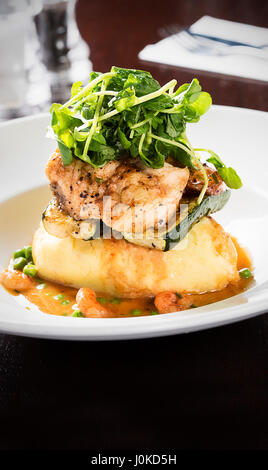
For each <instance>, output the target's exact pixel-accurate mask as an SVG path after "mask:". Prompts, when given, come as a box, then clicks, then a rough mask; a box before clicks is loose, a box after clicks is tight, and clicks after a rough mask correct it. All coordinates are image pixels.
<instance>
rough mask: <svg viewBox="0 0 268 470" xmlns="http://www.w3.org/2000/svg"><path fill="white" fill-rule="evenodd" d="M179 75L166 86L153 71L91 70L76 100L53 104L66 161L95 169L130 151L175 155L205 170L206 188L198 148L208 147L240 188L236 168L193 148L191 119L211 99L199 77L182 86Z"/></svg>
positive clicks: (159, 160) (155, 164)
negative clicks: (188, 133)
mask: <svg viewBox="0 0 268 470" xmlns="http://www.w3.org/2000/svg"><path fill="white" fill-rule="evenodd" d="M176 85H177V81H176V80H171V81H170V82H168V83H166V85H164V86H162V87H161V86H160V84H159V83H158V82H157V81H156V80H155V79H154V78H153V77H152V75H151V74H150V73H149V72H145V71H142V70H134V69H123V68H120V67H115V66H114V67H112V68H111V71H110V72H108V73H98V72H92V73H91V74H90V79H89V83H88V84H87V85H86V86H85V87H82V82H76V83H74V84H73V87H72V92H71V95H72V96H71V99H70V100H69V101H67V103H65V104H63V105H61V104H58V103H54V104H53V105H52V107H51V113H52V119H51V128H52V130H53V134H54V137H55V138H56V140H57V141H58V145H59V149H60V153H61V157H62V161H63V164H64V165H70V164H71V163H72V161H73V157H74V156H75V157H77V158H80V159H81V160H83V161H84V162H87V163H89V164H91V165H92V166H93V167H95V168H99V167H102V166H103V165H105V164H106V163H107V162H109V161H111V160H114V159H117V158H119V157H120V156H121V155H125V156H126V155H129V156H131V157H134V158H138V157H139V158H140V159H141V160H142V161H143V162H144V163H145V164H146V165H147V166H150V167H152V168H161V167H162V166H163V165H164V162H165V159H166V158H167V157H168V156H171V157H173V158H175V159H176V160H178V161H179V162H180V163H181V164H182V165H184V166H188V167H189V168H196V169H200V171H201V172H202V174H203V178H204V187H203V190H202V192H201V193H200V200H201V199H202V197H203V195H204V194H205V191H206V188H207V184H208V182H207V174H206V172H205V170H204V168H203V165H202V164H201V162H200V156H199V154H198V153H197V152H198V151H206V152H209V154H210V157H209V158H208V160H207V161H209V162H210V163H212V164H213V165H214V166H215V168H216V169H217V171H218V172H219V174H220V176H221V177H222V179H223V180H224V181H225V183H226V184H227V186H229V187H231V188H236V189H237V188H240V187H241V186H242V183H241V180H240V178H239V176H238V175H237V173H236V172H235V170H233V169H232V168H228V167H226V166H225V165H224V163H223V162H222V161H221V159H220V158H219V157H218V156H217V155H216V154H215V153H214V152H212V151H211V150H207V149H193V148H192V146H191V144H190V142H189V140H188V139H187V137H186V132H185V129H186V124H187V123H194V122H198V121H199V119H200V117H201V116H202V115H203V114H204V113H206V112H207V111H208V109H209V108H210V106H211V103H212V99H211V96H210V94H209V93H207V92H204V91H202V88H201V86H200V84H199V81H198V80H197V79H196V78H194V79H193V80H192V82H191V83H185V84H184V85H181V86H180V87H179V88H177V90H175V87H176Z"/></svg>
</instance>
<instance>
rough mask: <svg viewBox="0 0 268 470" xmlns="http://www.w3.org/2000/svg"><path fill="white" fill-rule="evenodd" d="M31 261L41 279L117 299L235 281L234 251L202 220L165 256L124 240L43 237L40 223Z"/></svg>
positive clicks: (202, 289) (205, 288)
mask: <svg viewBox="0 0 268 470" xmlns="http://www.w3.org/2000/svg"><path fill="white" fill-rule="evenodd" d="M33 258H34V262H35V264H36V266H37V269H38V273H39V275H40V277H42V278H44V279H49V280H52V281H55V282H58V283H61V284H66V285H68V286H73V287H77V288H79V287H83V286H87V287H90V288H92V289H94V290H95V291H96V292H102V293H107V294H111V295H114V296H117V297H129V298H131V297H142V296H152V295H156V294H157V293H159V292H163V291H166V290H171V291H177V292H191V293H201V292H205V291H212V290H218V289H222V288H224V287H225V286H226V285H227V284H228V283H229V282H231V281H236V280H238V278H239V276H238V271H237V252H236V249H235V246H234V244H233V242H232V240H231V238H230V236H229V235H228V234H227V233H226V232H224V230H223V228H222V227H221V226H220V225H219V224H218V223H217V222H215V220H213V219H212V218H211V217H204V218H203V219H202V220H201V221H200V222H199V223H198V224H196V225H195V226H194V227H193V228H192V230H191V231H190V232H189V234H188V235H187V237H186V238H185V239H184V240H183V241H182V242H180V243H179V244H178V245H176V248H175V249H173V250H171V251H168V252H165V253H163V252H161V251H157V250H155V249H148V248H143V247H140V246H136V245H133V244H131V243H128V242H126V241H125V240H114V239H111V240H103V239H100V240H92V241H83V240H78V239H74V238H72V237H68V238H63V239H60V238H56V237H54V236H52V235H49V234H48V233H47V232H46V230H45V229H44V227H43V225H42V223H41V225H40V227H39V229H38V230H37V231H36V233H35V235H34V240H33Z"/></svg>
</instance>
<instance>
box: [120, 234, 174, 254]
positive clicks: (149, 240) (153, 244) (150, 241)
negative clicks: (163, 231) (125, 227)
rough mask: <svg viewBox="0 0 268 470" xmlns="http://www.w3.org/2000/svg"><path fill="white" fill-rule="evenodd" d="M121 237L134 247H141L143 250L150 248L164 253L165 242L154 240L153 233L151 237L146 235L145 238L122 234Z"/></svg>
mask: <svg viewBox="0 0 268 470" xmlns="http://www.w3.org/2000/svg"><path fill="white" fill-rule="evenodd" d="M123 237H124V239H125V240H127V241H128V242H129V243H133V244H134V245H139V246H143V247H144V248H151V249H156V250H160V251H164V250H165V247H166V241H165V240H164V239H163V238H156V237H154V233H153V232H152V235H150V234H149V235H148V233H147V237H145V236H144V237H142V236H141V234H137V235H135V234H134V235H133V234H132V233H126V232H125V233H123Z"/></svg>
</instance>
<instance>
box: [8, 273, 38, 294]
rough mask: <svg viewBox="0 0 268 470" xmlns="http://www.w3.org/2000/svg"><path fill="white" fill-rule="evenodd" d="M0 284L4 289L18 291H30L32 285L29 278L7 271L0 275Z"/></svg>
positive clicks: (22, 274)
mask: <svg viewBox="0 0 268 470" xmlns="http://www.w3.org/2000/svg"><path fill="white" fill-rule="evenodd" d="M0 282H1V283H2V284H3V286H4V287H5V288H6V289H11V290H18V291H21V290H27V289H30V288H31V287H32V286H33V284H34V283H33V280H32V279H31V278H30V276H27V275H26V274H24V273H22V272H21V271H13V270H9V269H6V270H5V271H2V272H1V273H0Z"/></svg>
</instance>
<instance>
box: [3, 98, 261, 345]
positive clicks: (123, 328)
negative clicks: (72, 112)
mask: <svg viewBox="0 0 268 470" xmlns="http://www.w3.org/2000/svg"><path fill="white" fill-rule="evenodd" d="M48 122H49V117H48V116H47V115H39V116H34V117H30V118H24V119H17V120H15V121H11V122H7V123H4V124H1V125H0V144H1V166H0V227H1V230H0V269H2V268H4V267H6V265H7V263H8V260H9V257H10V255H11V254H12V253H13V251H14V250H15V249H17V248H19V247H20V246H23V245H24V244H25V243H30V241H31V238H32V235H33V233H34V230H35V228H36V227H37V225H38V223H39V221H40V217H41V212H42V209H43V208H44V206H45V205H46V203H47V201H48V200H49V190H48V184H47V181H46V178H45V175H44V168H45V164H46V161H47V159H48V156H49V155H50V153H51V152H52V151H53V149H54V148H55V142H53V141H51V140H49V139H46V138H45V130H46V126H47V124H48ZM267 129H268V113H262V112H259V111H251V110H247V109H240V108H231V107H225V106H213V108H212V109H211V110H210V111H209V113H208V114H207V115H206V116H204V117H203V118H202V120H201V122H200V123H198V124H193V125H190V126H189V131H188V133H189V136H190V140H191V141H192V142H193V144H194V145H195V146H198V147H208V148H211V149H213V150H214V151H215V152H217V153H218V154H219V155H220V156H221V157H222V158H223V160H224V161H225V162H226V163H227V164H231V165H232V166H234V167H235V168H236V169H237V170H238V172H239V174H240V175H241V176H242V179H243V181H244V187H243V188H242V189H241V190H239V191H233V194H232V198H231V201H230V202H229V204H228V205H227V207H226V208H225V209H224V210H223V211H222V212H221V213H219V215H218V216H217V217H216V218H217V220H219V221H220V223H222V224H223V226H224V228H225V229H226V230H227V231H229V232H231V233H232V234H233V235H234V236H236V237H237V238H238V239H239V241H240V243H241V244H242V245H244V246H246V247H248V248H249V250H250V252H251V256H252V259H253V265H254V276H255V280H256V282H255V285H254V286H253V287H252V288H251V289H249V290H248V291H246V292H244V293H242V294H239V295H237V296H234V297H232V298H230V299H227V300H224V301H221V302H217V303H214V304H211V305H208V306H205V307H200V308H198V309H192V310H188V311H185V312H177V313H170V314H166V315H157V316H148V317H140V318H139V317H135V318H113V319H93V318H92V319H88V318H72V317H58V316H52V315H46V314H44V313H42V312H40V311H39V310H37V309H36V307H32V308H31V309H30V310H27V309H26V308H25V307H24V306H22V305H20V304H19V303H18V302H19V297H13V296H11V295H9V294H8V293H7V292H6V291H5V290H4V289H3V288H2V287H0V330H1V331H2V332H7V333H12V334H18V335H25V336H37V337H45V338H59V339H76V340H108V339H126V338H144V337H153V336H162V335H171V334H175V333H187V332H190V331H194V330H201V329H205V328H211V327H214V326H219V325H223V324H226V323H231V322H235V321H239V320H242V319H245V318H249V317H252V316H254V315H258V314H260V313H263V312H265V311H266V310H268V263H267V261H268V256H267V255H268V243H267V231H268V230H267V229H268V188H267V182H268V159H267V148H268V139H267V135H268V132H267Z"/></svg>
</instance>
